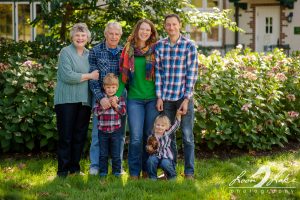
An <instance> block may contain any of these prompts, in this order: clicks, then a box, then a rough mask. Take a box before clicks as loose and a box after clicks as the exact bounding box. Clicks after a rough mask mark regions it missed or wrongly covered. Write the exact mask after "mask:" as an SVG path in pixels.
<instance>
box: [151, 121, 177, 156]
mask: <svg viewBox="0 0 300 200" xmlns="http://www.w3.org/2000/svg"><path fill="white" fill-rule="evenodd" d="M179 126H180V122H179V121H178V120H177V119H176V120H175V123H174V124H173V125H172V126H171V128H170V129H169V130H167V131H166V132H165V133H164V135H163V136H160V137H159V136H157V135H155V134H154V135H155V137H156V139H157V140H158V142H159V147H158V153H157V157H158V158H159V159H162V158H167V159H170V160H173V159H174V155H173V153H172V150H171V138H170V136H171V134H174V133H175V132H176V130H177V129H178V128H179Z"/></svg>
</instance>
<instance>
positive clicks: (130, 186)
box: [0, 150, 300, 200]
mask: <svg viewBox="0 0 300 200" xmlns="http://www.w3.org/2000/svg"><path fill="white" fill-rule="evenodd" d="M125 165H126V164H125ZM81 166H82V171H83V172H84V173H86V174H88V167H89V162H88V160H83V161H82V165H81ZM263 166H267V168H268V167H269V168H270V171H268V170H266V171H264V172H263V173H261V174H259V175H257V176H256V177H251V176H252V175H254V174H255V172H257V171H258V169H259V168H261V167H263ZM125 167H127V166H125ZM195 167H196V172H195V175H196V177H195V180H194V181H190V180H189V181H187V180H184V178H183V176H182V172H183V164H182V161H181V162H180V163H179V165H178V167H177V172H178V177H177V179H176V181H163V180H160V181H151V180H130V179H128V175H124V176H123V177H122V178H120V179H118V178H114V177H112V176H108V177H107V178H106V179H101V180H100V179H99V177H97V176H89V175H84V176H79V175H78V176H72V177H68V178H66V179H61V178H56V177H55V174H56V160H55V159H54V158H52V157H42V158H40V157H35V158H28V157H26V158H24V159H15V158H5V159H2V160H1V161H0V199H55V200H58V199H72V200H73V199H80V200H86V199H122V200H123V199H134V200H135V199H149V200H150V199H151V200H152V199H159V200H163V199H167V200H170V199H184V200H185V199H187V200H189V199H200V200H202V199H215V200H220V199H230V200H235V199H247V200H248V199H280V200H288V199H300V183H299V181H300V151H299V150H298V151H290V152H285V153H280V154H279V153H277V154H276V155H272V156H260V157H255V156H247V155H244V156H240V157H235V158H231V159H227V160H222V159H218V158H212V159H198V160H197V161H196V166H195ZM126 169H127V168H126ZM266 172H267V173H266ZM268 172H270V173H269V174H268ZM243 173H245V174H244V175H243V176H242V175H241V177H240V178H238V176H239V175H240V174H243ZM237 179H239V180H237ZM234 180H235V181H234ZM261 181H263V182H264V184H263V185H262V186H261V187H259V188H254V187H253V186H254V185H256V184H258V183H259V182H261ZM230 183H232V184H230ZM231 187H237V188H231ZM241 187H243V188H241ZM244 187H247V188H244ZM278 187H281V188H278ZM288 187H290V188H288Z"/></svg>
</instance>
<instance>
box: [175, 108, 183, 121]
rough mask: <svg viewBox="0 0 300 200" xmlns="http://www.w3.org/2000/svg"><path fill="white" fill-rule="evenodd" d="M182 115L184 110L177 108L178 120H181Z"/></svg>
mask: <svg viewBox="0 0 300 200" xmlns="http://www.w3.org/2000/svg"><path fill="white" fill-rule="evenodd" d="M181 115H183V112H182V110H177V112H176V119H177V120H178V121H181Z"/></svg>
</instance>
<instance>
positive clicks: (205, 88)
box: [202, 84, 211, 92]
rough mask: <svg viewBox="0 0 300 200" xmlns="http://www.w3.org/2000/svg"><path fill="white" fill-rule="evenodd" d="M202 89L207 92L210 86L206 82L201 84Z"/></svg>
mask: <svg viewBox="0 0 300 200" xmlns="http://www.w3.org/2000/svg"><path fill="white" fill-rule="evenodd" d="M202 90H203V91H205V92H209V91H210V90H211V86H210V85H208V84H203V85H202Z"/></svg>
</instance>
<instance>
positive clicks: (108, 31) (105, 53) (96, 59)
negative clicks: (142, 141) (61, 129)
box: [89, 22, 126, 175]
mask: <svg viewBox="0 0 300 200" xmlns="http://www.w3.org/2000/svg"><path fill="white" fill-rule="evenodd" d="M104 36H105V40H104V41H103V42H102V43H100V44H98V45H96V46H95V47H94V48H93V49H92V50H91V51H90V54H89V63H90V71H94V70H98V71H99V73H100V74H99V80H92V81H90V82H89V86H90V89H91V91H92V94H93V103H95V102H96V101H99V102H100V104H101V105H102V107H103V108H109V107H110V106H111V105H110V102H109V100H108V98H107V97H105V96H104V93H103V78H104V77H105V75H106V74H108V73H114V74H115V75H117V76H119V60H120V55H121V52H122V47H121V46H119V41H120V39H121V36H122V27H121V25H120V24H119V23H118V22H109V23H108V24H107V25H106V27H105V30H104ZM125 122H126V116H125V117H123V118H122V129H123V130H122V133H123V135H124V137H123V138H122V141H121V144H122V145H121V152H120V154H121V158H123V146H124V141H125ZM97 124H98V119H97V117H96V116H95V115H94V117H93V130H92V142H91V148H90V160H91V165H90V172H89V173H90V174H91V175H97V174H98V173H99V154H100V152H99V151H100V148H99V140H98V128H97Z"/></svg>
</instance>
